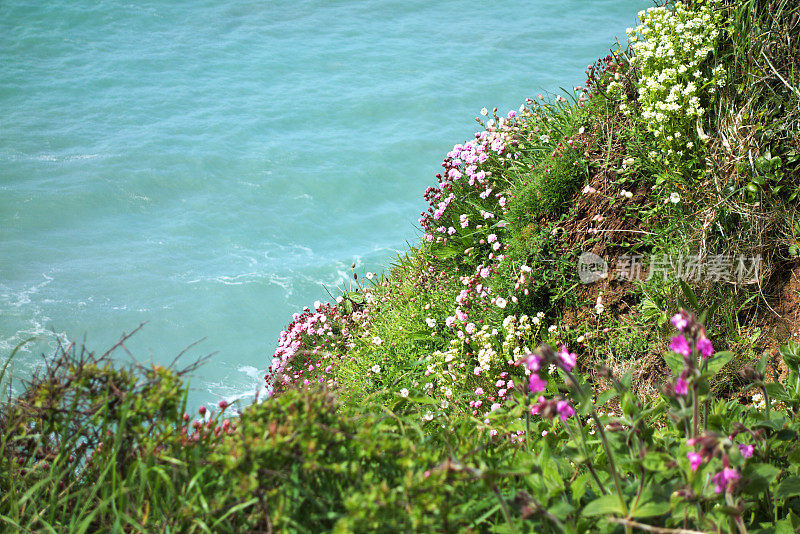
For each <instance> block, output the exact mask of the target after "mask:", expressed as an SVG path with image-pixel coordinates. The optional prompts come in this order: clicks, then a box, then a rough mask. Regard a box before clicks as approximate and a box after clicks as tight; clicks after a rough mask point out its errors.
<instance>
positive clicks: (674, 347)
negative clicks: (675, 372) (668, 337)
mask: <svg viewBox="0 0 800 534" xmlns="http://www.w3.org/2000/svg"><path fill="white" fill-rule="evenodd" d="M669 350H671V351H672V352H676V353H678V354H680V355H681V356H683V357H684V358H688V357H689V356H690V355H691V354H692V349H690V348H689V343H687V342H686V338H685V337H683V336H682V335H680V336H675V337H673V338H672V341H670V344H669Z"/></svg>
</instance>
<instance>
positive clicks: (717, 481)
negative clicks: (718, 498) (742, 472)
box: [711, 467, 739, 493]
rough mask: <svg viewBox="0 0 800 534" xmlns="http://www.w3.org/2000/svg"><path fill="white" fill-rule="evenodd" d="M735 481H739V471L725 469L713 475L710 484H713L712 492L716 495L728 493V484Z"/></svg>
mask: <svg viewBox="0 0 800 534" xmlns="http://www.w3.org/2000/svg"><path fill="white" fill-rule="evenodd" d="M737 480H739V471H737V470H736V469H731V468H730V467H726V468H725V469H723V470H722V471H720V472H719V473H717V474H716V475H714V477H713V478H712V479H711V482H713V483H714V491H715V492H716V493H722V492H723V491H728V489H729V486H730V484H731V483H732V482H736V481H737Z"/></svg>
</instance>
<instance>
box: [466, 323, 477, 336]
mask: <svg viewBox="0 0 800 534" xmlns="http://www.w3.org/2000/svg"><path fill="white" fill-rule="evenodd" d="M464 330H466V331H467V334H472V333H473V332H475V323H467V326H466V328H464Z"/></svg>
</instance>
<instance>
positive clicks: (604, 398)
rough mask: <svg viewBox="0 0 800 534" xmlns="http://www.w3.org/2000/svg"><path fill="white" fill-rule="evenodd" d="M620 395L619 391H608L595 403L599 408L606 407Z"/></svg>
mask: <svg viewBox="0 0 800 534" xmlns="http://www.w3.org/2000/svg"><path fill="white" fill-rule="evenodd" d="M618 395H619V393H618V392H617V391H614V390H613V389H607V390H605V391H604V392H602V393H601V394H600V395H598V396H597V402H596V403H595V406H597V407H598V408H602V407H603V406H605V405H606V403H607V402H608V401H610V400H611V399H613V398H615V397H616V396H618Z"/></svg>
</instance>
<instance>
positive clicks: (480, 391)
mask: <svg viewBox="0 0 800 534" xmlns="http://www.w3.org/2000/svg"><path fill="white" fill-rule="evenodd" d="M475 395H483V388H477V389H476V390H475Z"/></svg>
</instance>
